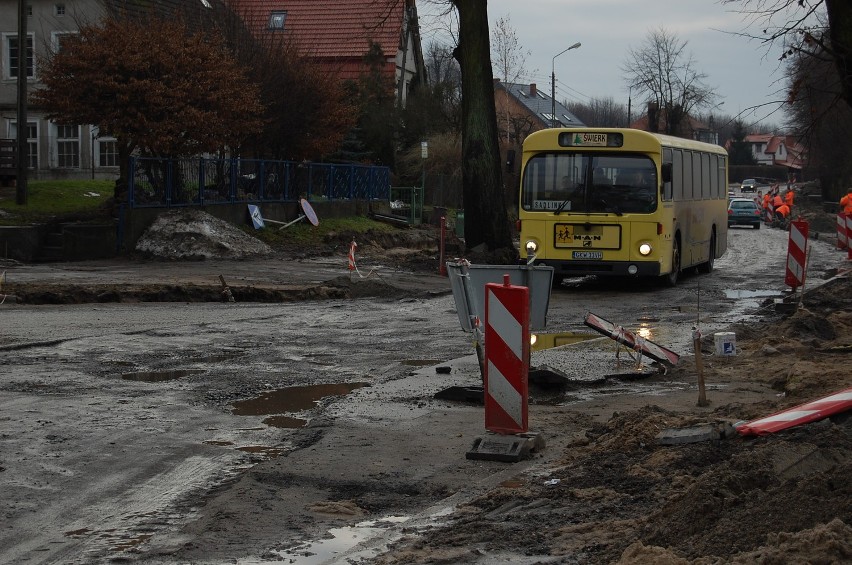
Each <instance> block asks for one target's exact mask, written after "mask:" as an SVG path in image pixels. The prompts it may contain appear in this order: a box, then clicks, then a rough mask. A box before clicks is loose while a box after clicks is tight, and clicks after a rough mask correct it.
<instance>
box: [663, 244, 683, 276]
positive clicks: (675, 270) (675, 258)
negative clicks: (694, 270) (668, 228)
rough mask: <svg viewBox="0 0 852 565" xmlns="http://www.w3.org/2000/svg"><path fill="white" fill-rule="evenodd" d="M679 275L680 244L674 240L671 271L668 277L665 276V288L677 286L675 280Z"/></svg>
mask: <svg viewBox="0 0 852 565" xmlns="http://www.w3.org/2000/svg"><path fill="white" fill-rule="evenodd" d="M679 275H680V242H679V241H678V240H677V238H675V240H674V242H672V270H671V272H670V273H669V274H668V275H665V281H666V285H667V286H677V279H678V276H679Z"/></svg>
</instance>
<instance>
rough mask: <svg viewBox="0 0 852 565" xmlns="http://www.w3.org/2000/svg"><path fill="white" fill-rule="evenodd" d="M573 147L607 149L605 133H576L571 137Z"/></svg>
mask: <svg viewBox="0 0 852 565" xmlns="http://www.w3.org/2000/svg"><path fill="white" fill-rule="evenodd" d="M571 145H581V146H584V147H606V134H605V133H575V134H574V135H573V136H572V137H571Z"/></svg>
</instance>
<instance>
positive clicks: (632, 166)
mask: <svg viewBox="0 0 852 565" xmlns="http://www.w3.org/2000/svg"><path fill="white" fill-rule="evenodd" d="M658 186H659V183H658V182H657V170H656V167H655V166H654V162H653V161H652V160H651V159H650V158H649V157H648V156H647V155H642V154H625V153H618V154H615V153H613V154H606V153H602V152H595V153H581V152H571V153H568V152H558V153H540V154H538V155H535V156H533V157H532V158H531V159H530V160H529V162H528V163H527V165H526V168H525V169H524V178H523V181H522V184H521V187H522V188H521V190H522V195H521V205H522V206H523V209H524V210H527V211H531V212H537V211H540V212H550V213H553V214H560V213H567V212H574V213H584V214H591V213H614V214H616V215H619V216H620V215H621V214H628V213H630V214H633V213H638V214H649V213H651V212H654V211H655V210H656V209H657V194H658Z"/></svg>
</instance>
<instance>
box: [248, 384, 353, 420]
mask: <svg viewBox="0 0 852 565" xmlns="http://www.w3.org/2000/svg"><path fill="white" fill-rule="evenodd" d="M367 385H368V383H337V384H321V385H305V386H291V387H287V388H281V389H278V390H273V391H269V392H264V393H263V394H261V395H260V396H258V397H256V398H249V399H247V400H238V401H236V402H234V409H233V410H232V411H231V413H232V414H234V415H237V416H264V415H267V414H285V413H287V412H301V411H302V410H308V409H310V408H313V407H314V404H315V403H316V402H319V401H320V400H322V399H323V398H326V397H329V396H346V395H347V394H349V393H350V392H352V391H353V390H355V389H358V388H361V387H364V386H367Z"/></svg>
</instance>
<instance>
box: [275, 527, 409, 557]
mask: <svg viewBox="0 0 852 565" xmlns="http://www.w3.org/2000/svg"><path fill="white" fill-rule="evenodd" d="M408 520H409V518H408V517H407V516H388V517H387V518H382V519H381V520H368V521H365V522H359V523H357V524H355V525H354V526H346V527H343V528H332V529H330V530H329V531H328V532H329V533H330V534H331V535H332V538H331V539H323V540H319V541H313V542H309V543H305V544H302V545H298V546H296V547H294V548H291V549H285V550H280V551H276V552H275V553H278V554H279V555H280V556H281V557H282V558H283V559H284V561H285V562H288V563H298V564H299V565H319V564H321V563H329V562H330V560H332V559H335V558H337V557H339V556H340V555H341V554H343V553H345V552H347V551H349V550H350V549H352V548H353V547H355V546H356V545H358V544H359V543H362V542H364V541H367V540H368V539H371V538H374V537H375V536H377V535H378V534H381V533H382V532H384V531H385V530H387V529H388V528H389V527H390V526H391V525H393V524H400V523H403V522H406V521H408ZM400 535H401V534H400ZM378 551H379V550H378V549H373V550H364V551H361V552H358V554H357V555H347V558H348V559H347V562H351V563H354V562H356V560H358V559H366V558H369V557H375V556H376V555H378Z"/></svg>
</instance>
